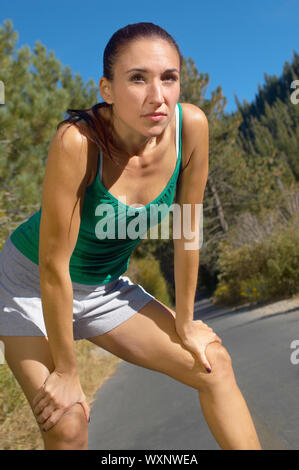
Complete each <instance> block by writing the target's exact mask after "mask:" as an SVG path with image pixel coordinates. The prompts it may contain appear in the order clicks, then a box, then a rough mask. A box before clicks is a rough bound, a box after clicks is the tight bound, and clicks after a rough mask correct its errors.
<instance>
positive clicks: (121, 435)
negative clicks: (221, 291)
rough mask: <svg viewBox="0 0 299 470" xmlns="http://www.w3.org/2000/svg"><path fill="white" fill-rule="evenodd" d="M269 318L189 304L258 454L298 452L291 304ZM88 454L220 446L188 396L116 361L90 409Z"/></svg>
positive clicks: (297, 372)
mask: <svg viewBox="0 0 299 470" xmlns="http://www.w3.org/2000/svg"><path fill="white" fill-rule="evenodd" d="M271 312H272V310H271V308H270V309H269V308H260V309H252V308H251V309H250V308H241V309H237V310H234V311H232V310H230V309H225V308H217V307H215V306H213V305H212V304H211V302H210V300H209V299H208V298H202V299H200V300H199V301H198V302H196V304H195V314H194V318H195V319H199V318H200V319H202V320H203V321H204V322H205V323H207V324H208V325H209V326H211V327H212V328H213V329H214V331H215V332H216V333H217V334H218V335H219V336H220V337H221V339H222V344H223V345H224V346H225V347H226V348H227V350H228V351H229V353H230V355H231V357H232V363H233V368H234V372H235V376H236V380H237V383H238V385H239V387H240V390H241V391H242V393H243V396H244V398H245V400H246V402H247V405H248V408H249V410H250V412H251V415H252V418H253V421H254V423H255V426H256V429H257V433H258V435H259V438H260V441H261V444H262V448H263V449H264V450H273V449H275V450H293V449H297V450H298V449H299V364H294V361H291V354H292V353H293V354H294V349H291V346H290V345H291V343H292V341H294V340H299V328H298V320H299V302H298V303H297V306H295V307H294V304H291V303H288V302H287V301H285V302H283V303H282V304H281V306H280V308H276V310H275V309H274V310H273V312H274V313H271ZM297 348H299V346H297ZM293 357H294V356H293ZM297 358H299V354H297ZM292 362H293V363H292ZM295 362H296V361H295ZM297 362H298V361H297ZM89 449H90V450H137V449H139V450H146V449H153V450H162V449H170V450H183V449H189V450H192V449H193V450H210V449H212V450H213V449H215V450H216V449H217V450H219V449H220V447H219V446H218V444H217V443H216V441H215V440H214V438H213V436H212V434H211V432H210V430H209V427H208V425H207V424H206V422H205V420H204V418H203V415H202V411H201V408H200V403H199V400H198V396H197V392H196V390H194V389H192V388H190V387H188V386H186V385H184V384H181V383H180V382H178V381H176V380H174V379H172V378H171V377H168V376H166V375H164V374H162V373H159V372H155V371H151V370H149V369H144V368H142V367H139V366H136V365H133V364H130V363H128V362H125V361H122V362H121V363H120V364H118V366H117V370H116V373H115V374H114V375H113V376H112V377H111V378H110V379H109V380H108V381H107V382H106V383H105V384H104V385H103V386H102V387H101V388H100V389H99V390H98V392H97V395H96V400H95V402H94V403H93V405H92V410H91V423H90V425H89Z"/></svg>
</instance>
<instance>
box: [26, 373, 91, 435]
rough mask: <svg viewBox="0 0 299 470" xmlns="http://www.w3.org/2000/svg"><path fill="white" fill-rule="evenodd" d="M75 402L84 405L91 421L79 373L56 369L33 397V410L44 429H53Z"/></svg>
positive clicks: (87, 417) (87, 418)
mask: <svg viewBox="0 0 299 470" xmlns="http://www.w3.org/2000/svg"><path fill="white" fill-rule="evenodd" d="M75 403H80V405H81V406H82V407H83V410H84V413H85V416H86V420H87V422H89V415H90V407H89V405H88V404H87V401H86V396H85V395H84V393H83V390H82V388H81V384H80V379H79V376H78V374H77V373H68V372H65V373H61V372H58V371H57V370H54V371H53V372H52V373H51V374H50V375H49V376H48V377H47V378H46V380H45V382H44V384H43V386H42V387H41V388H40V389H39V391H38V392H37V394H36V395H35V397H34V398H33V402H32V405H33V412H34V415H35V416H36V419H37V421H38V423H39V424H43V430H44V431H48V430H49V429H51V428H52V427H53V426H54V425H55V424H56V423H57V422H58V421H59V420H60V418H61V417H62V415H63V414H64V413H65V412H66V411H67V410H68V409H70V408H71V407H72V406H73V405H74V404H75Z"/></svg>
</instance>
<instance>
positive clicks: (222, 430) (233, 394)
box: [198, 343, 261, 450]
mask: <svg viewBox="0 0 299 470" xmlns="http://www.w3.org/2000/svg"><path fill="white" fill-rule="evenodd" d="M218 344H219V343H211V344H209V345H208V347H207V357H208V360H210V361H211V365H212V371H213V372H212V373H211V374H210V377H209V381H208V380H207V381H206V386H202V388H201V389H200V390H198V396H199V400H200V404H201V408H202V412H203V415H204V417H205V419H206V421H207V423H208V425H209V428H210V430H211V432H212V434H213V436H214V437H215V439H216V441H217V442H218V444H219V446H220V447H221V448H222V449H226V450H229V449H230V450H261V445H260V442H259V439H258V436H257V433H256V430H255V427H254V424H253V421H252V419H251V415H250V413H249V410H248V407H247V404H246V402H245V400H244V397H243V395H242V393H241V391H240V389H239V387H238V385H237V383H236V380H235V378H234V374H233V370H232V367H231V366H230V358H229V357H228V353H227V352H226V350H224V351H223V350H221V346H220V348H219V347H218ZM217 349H218V351H217ZM213 363H214V364H213ZM217 363H218V365H217V366H216V364H217ZM221 366H222V367H223V372H220V373H219V371H217V370H216V369H218V367H221ZM214 369H215V372H214ZM213 375H214V377H213Z"/></svg>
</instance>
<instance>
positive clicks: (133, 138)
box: [111, 115, 165, 158]
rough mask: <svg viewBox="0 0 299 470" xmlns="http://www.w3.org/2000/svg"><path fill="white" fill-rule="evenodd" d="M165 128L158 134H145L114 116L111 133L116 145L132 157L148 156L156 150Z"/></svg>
mask: <svg viewBox="0 0 299 470" xmlns="http://www.w3.org/2000/svg"><path fill="white" fill-rule="evenodd" d="M164 132H165V130H164V131H163V132H162V133H161V134H160V135H158V136H153V137H151V136H144V135H142V134H140V133H137V132H134V131H132V130H130V129H128V128H127V127H126V126H124V124H123V123H122V122H121V120H120V119H118V117H117V116H115V115H113V116H112V126H111V134H112V139H113V143H114V145H115V146H116V147H117V148H119V149H120V150H121V151H123V152H124V153H126V154H127V157H128V158H131V157H136V156H138V157H146V156H147V155H149V154H150V153H151V152H152V151H153V150H155V149H156V148H157V146H158V144H159V143H160V141H161V140H162V138H163V135H164Z"/></svg>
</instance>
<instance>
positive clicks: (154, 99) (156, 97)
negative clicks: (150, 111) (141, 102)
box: [148, 82, 164, 105]
mask: <svg viewBox="0 0 299 470" xmlns="http://www.w3.org/2000/svg"><path fill="white" fill-rule="evenodd" d="M148 95H149V100H150V102H151V103H155V104H157V105H160V104H162V103H163V102H164V98H163V89H162V85H161V83H158V82H153V83H152V84H151V85H150V87H149V91H148Z"/></svg>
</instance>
